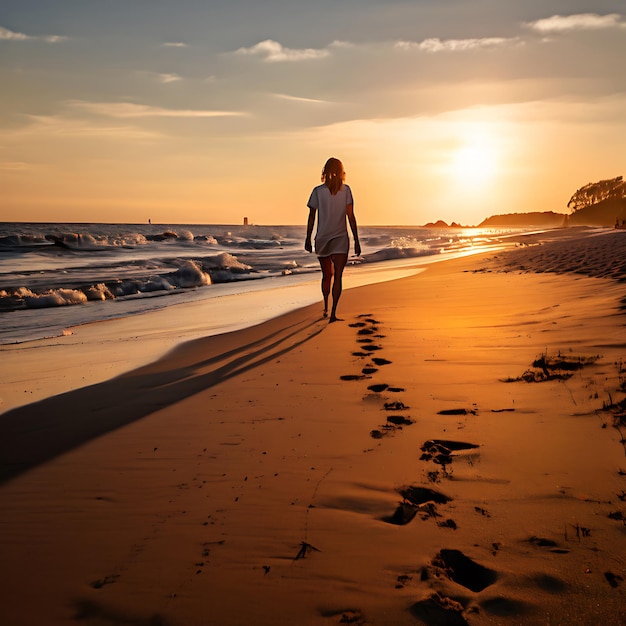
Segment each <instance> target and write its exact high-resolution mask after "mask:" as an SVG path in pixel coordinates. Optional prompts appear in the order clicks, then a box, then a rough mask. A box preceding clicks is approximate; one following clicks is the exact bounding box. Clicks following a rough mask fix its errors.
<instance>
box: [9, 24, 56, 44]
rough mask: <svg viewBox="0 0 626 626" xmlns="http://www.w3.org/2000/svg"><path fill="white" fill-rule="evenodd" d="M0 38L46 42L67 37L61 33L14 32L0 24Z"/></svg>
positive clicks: (53, 41) (54, 41)
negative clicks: (34, 34)
mask: <svg viewBox="0 0 626 626" xmlns="http://www.w3.org/2000/svg"><path fill="white" fill-rule="evenodd" d="M0 39H4V40H5V41H27V40H39V41H45V42H47V43H58V42H60V41H65V40H66V39H67V37H62V36H61V35H42V36H40V37H35V36H33V35H26V34H24V33H16V32H15V31H12V30H9V29H8V28H4V27H3V26H0Z"/></svg>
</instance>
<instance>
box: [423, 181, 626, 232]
mask: <svg viewBox="0 0 626 626" xmlns="http://www.w3.org/2000/svg"><path fill="white" fill-rule="evenodd" d="M567 208H568V209H570V210H571V212H570V213H557V212H555V211H543V212H540V211H531V212H529V213H501V214H497V215H491V216H490V217H487V218H486V219H484V220H483V221H482V222H481V223H480V224H478V225H476V226H462V225H460V224H457V223H456V222H452V223H451V224H447V223H446V222H444V221H443V220H437V221H436V222H428V223H427V224H424V228H485V227H508V228H516V227H532V226H538V227H542V228H561V227H565V226H615V227H616V228H617V227H619V228H624V227H626V182H624V180H623V177H622V176H617V177H616V178H608V179H605V180H600V181H598V182H595V183H587V184H586V185H584V186H583V187H581V188H580V189H577V190H576V192H575V193H574V194H573V195H572V197H571V198H570V200H569V202H568V203H567Z"/></svg>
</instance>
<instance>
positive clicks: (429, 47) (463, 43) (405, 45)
mask: <svg viewBox="0 0 626 626" xmlns="http://www.w3.org/2000/svg"><path fill="white" fill-rule="evenodd" d="M521 44H522V41H521V40H520V39H519V38H518V37H511V38H506V37H485V38H483V39H446V40H445V41H441V39H439V38H437V37H435V38H432V39H424V41H420V42H416V41H398V42H396V44H395V47H396V48H398V49H400V50H419V51H420V52H429V53H431V54H433V53H436V52H466V51H467V50H483V49H486V50H491V49H494V48H503V47H507V46H515V45H521Z"/></svg>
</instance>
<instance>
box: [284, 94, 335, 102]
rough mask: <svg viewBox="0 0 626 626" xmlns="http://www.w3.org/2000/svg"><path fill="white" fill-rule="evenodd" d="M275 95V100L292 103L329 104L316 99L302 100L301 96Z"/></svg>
mask: <svg viewBox="0 0 626 626" xmlns="http://www.w3.org/2000/svg"><path fill="white" fill-rule="evenodd" d="M273 95H274V97H275V98H280V99H281V100H290V101H292V102H310V103H312V104H329V102H328V100H318V99H316V98H302V97H301V96H289V95H287V94H285V93H275V94H273Z"/></svg>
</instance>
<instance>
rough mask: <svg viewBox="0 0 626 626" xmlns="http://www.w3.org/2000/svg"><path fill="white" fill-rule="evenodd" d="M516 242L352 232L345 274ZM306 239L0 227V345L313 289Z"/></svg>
mask: <svg viewBox="0 0 626 626" xmlns="http://www.w3.org/2000/svg"><path fill="white" fill-rule="evenodd" d="M520 232H522V231H520V230H519V229H494V228H491V229H477V228H471V229H464V228H433V229H429V228H419V227H413V226H411V227H402V226H397V227H382V226H375V227H359V235H360V239H361V246H362V254H361V256H360V257H352V256H351V257H350V259H349V267H348V268H347V271H348V272H353V273H354V274H355V275H358V274H359V273H361V274H362V275H363V277H365V272H363V268H367V269H372V268H384V267H391V266H398V265H404V266H408V265H411V264H413V265H415V262H417V261H420V262H426V261H433V260H437V259H439V258H444V257H448V256H454V255H459V254H464V253H467V252H468V251H479V250H482V249H485V248H488V247H490V246H497V245H499V244H501V243H502V242H503V241H504V239H506V238H507V237H509V236H511V235H513V234H518V233H520ZM304 236H305V227H304V226H255V225H248V226H234V225H232V226H229V225H209V224H206V225H205V224H176V225H174V224H169V225H164V224H100V223H84V224H70V223H62V224H56V223H49V224H47V223H18V222H5V223H0V344H10V343H21V342H25V341H31V340H35V339H42V338H46V337H54V336H59V335H62V334H63V333H64V332H65V329H66V328H68V327H71V326H76V325H80V324H86V323H90V322H97V321H102V320H108V319H112V318H116V317H125V316H129V315H138V314H141V313H146V312H149V311H153V310H156V309H159V308H163V307H167V306H171V305H173V304H180V303H183V302H187V301H195V300H200V299H207V298H214V297H227V296H228V295H232V294H238V293H243V292H246V291H250V290H264V289H270V287H271V289H276V287H277V286H278V287H280V286H281V285H284V286H288V285H293V284H297V283H298V282H302V281H311V280H312V279H314V278H315V279H316V277H315V273H316V272H318V271H319V264H318V262H317V258H316V257H315V255H314V254H309V253H307V252H306V251H305V250H304V247H303V244H304ZM441 255H443V257H442V256H441ZM367 281H368V279H367V278H364V282H367ZM268 293H269V291H268ZM318 295H319V294H317V292H316V295H315V297H317V296H318ZM308 303H309V302H308V301H307V302H302V303H301V305H304V304H308ZM297 305H298V302H294V303H292V306H297Z"/></svg>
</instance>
